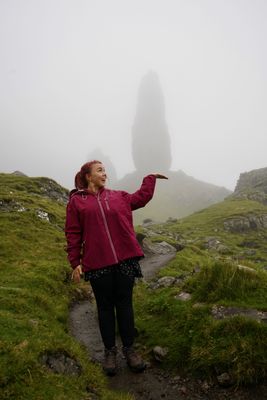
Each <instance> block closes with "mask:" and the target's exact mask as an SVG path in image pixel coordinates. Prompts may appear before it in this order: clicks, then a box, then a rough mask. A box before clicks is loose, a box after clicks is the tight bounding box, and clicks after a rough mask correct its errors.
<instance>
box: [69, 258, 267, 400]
mask: <svg viewBox="0 0 267 400" xmlns="http://www.w3.org/2000/svg"><path fill="white" fill-rule="evenodd" d="M174 255H175V253H174V252H172V251H170V252H168V253H167V254H157V255H154V256H151V257H147V258H145V259H144V260H142V262H141V264H142V271H143V274H144V279H145V280H149V279H151V278H152V277H153V276H154V275H155V273H156V272H157V271H158V270H159V269H160V268H161V267H162V266H164V265H165V264H166V263H167V262H168V261H169V260H170V259H172V258H173V257H174ZM69 327H70V332H71V334H72V335H73V336H74V337H75V338H76V339H77V340H78V341H79V342H80V343H82V344H84V345H85V346H86V348H87V349H88V354H89V357H90V358H91V359H92V360H94V361H95V362H99V363H100V362H101V360H102V357H103V345H102V341H101V337H100V333H99V330H98V323H97V314H96V306H95V302H94V300H92V301H89V300H87V301H82V302H77V303H75V304H74V305H73V306H72V308H71V310H70V317H69ZM118 347H119V348H120V344H119V339H118ZM118 363H119V372H118V374H117V375H116V376H114V377H112V378H109V382H110V388H111V389H113V390H117V391H123V392H127V393H131V394H132V396H133V398H134V399H136V400H162V399H168V400H181V399H189V400H226V399H235V400H263V399H267V395H266V391H265V389H266V388H264V387H259V388H255V387H254V388H250V389H246V390H245V389H244V390H241V389H239V390H238V391H236V390H234V388H221V387H219V386H217V385H212V384H209V383H207V382H205V381H196V380H194V379H191V378H189V377H180V376H179V375H173V374H171V373H169V372H166V371H162V370H161V369H160V368H159V367H158V366H157V365H153V364H149V365H148V368H147V369H146V371H145V372H144V373H141V374H134V373H132V372H131V371H129V369H128V368H127V366H126V363H125V360H124V358H123V356H122V354H121V353H119V355H118Z"/></svg>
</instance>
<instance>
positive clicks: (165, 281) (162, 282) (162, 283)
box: [149, 276, 176, 289]
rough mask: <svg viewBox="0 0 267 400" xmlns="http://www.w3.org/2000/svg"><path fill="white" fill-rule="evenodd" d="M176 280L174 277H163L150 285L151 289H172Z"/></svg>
mask: <svg viewBox="0 0 267 400" xmlns="http://www.w3.org/2000/svg"><path fill="white" fill-rule="evenodd" d="M175 280H176V278H174V277H173V276H163V277H162V278H160V279H158V280H157V281H156V282H155V283H151V284H150V286H149V287H150V289H159V288H162V287H170V286H172V285H173V284H174V282H175Z"/></svg>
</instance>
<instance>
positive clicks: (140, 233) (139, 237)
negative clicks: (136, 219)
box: [136, 232, 146, 246]
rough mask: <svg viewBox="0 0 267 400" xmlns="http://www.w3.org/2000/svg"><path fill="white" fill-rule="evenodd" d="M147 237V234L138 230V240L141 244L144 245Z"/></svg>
mask: <svg viewBox="0 0 267 400" xmlns="http://www.w3.org/2000/svg"><path fill="white" fill-rule="evenodd" d="M145 238H146V235H145V234H144V233H142V232H137V234H136V239H137V241H138V243H139V244H140V246H143V240H144V239H145Z"/></svg>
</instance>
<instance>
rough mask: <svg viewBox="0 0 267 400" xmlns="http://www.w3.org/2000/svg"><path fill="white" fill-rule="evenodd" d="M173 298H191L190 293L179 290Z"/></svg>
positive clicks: (186, 299) (185, 299)
mask: <svg viewBox="0 0 267 400" xmlns="http://www.w3.org/2000/svg"><path fill="white" fill-rule="evenodd" d="M174 298H175V299H176V300H181V301H188V300H191V298H192V295H191V294H190V293H186V292H181V293H179V294H178V295H176V296H175V297H174Z"/></svg>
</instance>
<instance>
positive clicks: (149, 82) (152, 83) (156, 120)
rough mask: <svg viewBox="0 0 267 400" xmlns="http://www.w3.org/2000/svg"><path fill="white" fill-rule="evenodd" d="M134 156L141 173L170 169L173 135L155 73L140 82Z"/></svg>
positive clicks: (133, 138)
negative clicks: (170, 133) (168, 125)
mask: <svg viewBox="0 0 267 400" xmlns="http://www.w3.org/2000/svg"><path fill="white" fill-rule="evenodd" d="M132 154H133V160H134V164H135V167H136V169H137V170H138V171H142V173H149V172H150V173H151V172H153V171H161V172H166V171H168V170H169V169H170V166H171V149H170V136H169V132H168V127H167V123H166V120H165V107H164V100H163V93H162V90H161V88H160V84H159V79H158V76H157V74H156V73H155V72H152V71H150V72H149V73H148V74H147V75H145V76H144V78H143V79H142V81H141V85H140V89H139V95H138V103H137V112H136V117H135V121H134V125H133V129H132Z"/></svg>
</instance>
